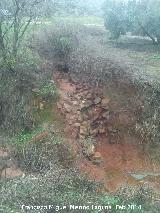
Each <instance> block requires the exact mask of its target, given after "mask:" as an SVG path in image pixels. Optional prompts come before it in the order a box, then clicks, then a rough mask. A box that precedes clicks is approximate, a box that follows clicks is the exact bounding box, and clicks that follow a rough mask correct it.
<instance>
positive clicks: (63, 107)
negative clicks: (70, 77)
mask: <svg viewBox="0 0 160 213" xmlns="http://www.w3.org/2000/svg"><path fill="white" fill-rule="evenodd" d="M73 85H74V91H71V92H67V93H66V94H63V97H61V98H60V101H59V102H58V104H57V107H58V109H59V110H60V111H61V113H62V114H63V115H64V116H65V118H66V122H67V123H68V125H69V128H70V129H71V130H72V135H73V136H74V137H76V138H80V139H85V138H88V137H95V136H97V135H99V134H105V135H106V136H107V135H108V128H109V124H110V123H111V119H112V117H113V116H112V112H111V111H110V110H109V100H108V99H107V98H105V97H103V93H102V91H101V90H100V89H99V88H95V87H93V86H92V87H91V86H88V85H86V84H85V83H82V84H80V83H77V84H75V83H74V84H73Z"/></svg>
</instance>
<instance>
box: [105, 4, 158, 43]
mask: <svg viewBox="0 0 160 213" xmlns="http://www.w3.org/2000/svg"><path fill="white" fill-rule="evenodd" d="M104 15H105V26H106V28H107V29H109V31H110V32H111V35H112V38H115V39H117V38H119V36H120V35H121V34H124V33H126V32H132V33H133V34H136V35H142V36H148V37H149V38H150V39H151V40H152V41H153V43H154V44H159V43H160V1H159V0H128V1H124V0H121V1H118V0H113V1H112V0H109V1H108V0H107V1H106V3H105V4H104Z"/></svg>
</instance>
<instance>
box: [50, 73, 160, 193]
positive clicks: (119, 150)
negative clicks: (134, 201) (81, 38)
mask: <svg viewBox="0 0 160 213" xmlns="http://www.w3.org/2000/svg"><path fill="white" fill-rule="evenodd" d="M54 79H55V81H56V83H57V85H58V88H59V93H60V100H59V102H58V104H57V107H58V109H59V112H60V114H61V116H63V118H64V119H65V136H66V141H67V142H68V143H69V144H70V145H71V146H72V148H73V150H74V151H75V153H76V155H77V156H79V158H77V159H76V160H77V166H78V168H79V169H80V171H81V172H83V173H87V175H88V176H89V177H90V178H92V179H95V180H100V181H103V182H104V184H105V189H106V190H108V191H110V192H114V191H116V190H117V189H118V188H119V187H122V186H124V185H133V186H141V185H143V184H148V185H149V186H151V187H153V188H154V189H156V190H160V167H159V166H158V165H156V164H153V162H151V161H150V159H149V157H148V155H147V154H146V153H144V151H143V150H142V149H141V147H140V146H139V145H138V144H139V143H140V139H139V138H138V137H137V136H136V135H131V134H129V133H128V131H126V129H127V128H130V127H129V125H128V118H127V119H125V118H126V114H125V113H124V112H123V113H122V114H116V113H115V112H114V111H113V110H112V105H111V104H110V101H109V98H108V97H106V96H104V93H103V90H102V88H95V87H93V86H90V85H88V84H86V83H85V84H84V83H79V82H76V81H73V80H72V79H71V78H70V76H69V75H61V74H56V75H55V76H54ZM120 118H121V119H120ZM126 120H127V121H126ZM131 120H132V119H131ZM133 120H134V119H133ZM127 125H128V127H127ZM121 126H123V127H125V128H119V127H121ZM89 138H92V140H89ZM136 175H137V176H136ZM141 176H142V178H141ZM135 177H137V178H135Z"/></svg>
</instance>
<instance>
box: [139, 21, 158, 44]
mask: <svg viewBox="0 0 160 213" xmlns="http://www.w3.org/2000/svg"><path fill="white" fill-rule="evenodd" d="M138 24H139V26H140V27H141V29H142V30H143V32H144V34H145V35H147V36H148V37H149V38H150V39H151V40H152V42H153V44H157V41H156V39H155V38H154V37H153V36H152V35H150V33H149V32H148V31H147V29H145V27H144V26H143V25H142V24H141V22H140V21H139V20H138Z"/></svg>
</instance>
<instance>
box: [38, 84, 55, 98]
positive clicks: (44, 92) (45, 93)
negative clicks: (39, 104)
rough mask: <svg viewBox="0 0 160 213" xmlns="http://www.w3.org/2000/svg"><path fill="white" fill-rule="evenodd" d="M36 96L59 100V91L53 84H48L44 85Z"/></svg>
mask: <svg viewBox="0 0 160 213" xmlns="http://www.w3.org/2000/svg"><path fill="white" fill-rule="evenodd" d="M36 95H39V96H41V97H42V98H49V97H51V98H54V99H56V98H58V90H57V88H56V86H55V84H53V83H47V84H45V85H43V86H42V87H41V88H40V89H39V91H37V93H36Z"/></svg>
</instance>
